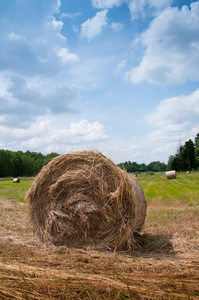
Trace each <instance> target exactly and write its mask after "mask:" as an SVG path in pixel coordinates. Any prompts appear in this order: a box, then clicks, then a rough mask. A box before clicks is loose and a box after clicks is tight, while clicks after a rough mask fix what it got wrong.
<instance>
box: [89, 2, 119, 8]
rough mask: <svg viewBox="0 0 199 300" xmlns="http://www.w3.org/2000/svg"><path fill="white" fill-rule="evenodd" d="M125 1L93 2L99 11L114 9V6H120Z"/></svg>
mask: <svg viewBox="0 0 199 300" xmlns="http://www.w3.org/2000/svg"><path fill="white" fill-rule="evenodd" d="M122 3H123V0H92V4H93V6H94V7H96V8H99V9H101V8H102V9H104V8H112V7H114V6H120V5H121V4H122Z"/></svg>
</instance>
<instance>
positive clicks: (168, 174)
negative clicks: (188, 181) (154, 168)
mask: <svg viewBox="0 0 199 300" xmlns="http://www.w3.org/2000/svg"><path fill="white" fill-rule="evenodd" d="M166 177H167V179H173V178H176V171H175V170H173V171H168V172H166Z"/></svg>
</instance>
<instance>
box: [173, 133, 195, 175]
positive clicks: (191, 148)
mask: <svg viewBox="0 0 199 300" xmlns="http://www.w3.org/2000/svg"><path fill="white" fill-rule="evenodd" d="M198 168H199V133H198V134H197V135H196V137H195V139H194V141H192V140H191V139H189V140H188V141H186V142H185V144H184V145H179V147H178V149H177V153H176V154H175V155H170V157H169V160H168V164H167V170H168V171H169V170H176V171H191V170H196V169H198Z"/></svg>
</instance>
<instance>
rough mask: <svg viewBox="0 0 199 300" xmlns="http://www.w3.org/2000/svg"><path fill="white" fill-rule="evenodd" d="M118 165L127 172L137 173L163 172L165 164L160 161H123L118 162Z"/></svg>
mask: <svg viewBox="0 0 199 300" xmlns="http://www.w3.org/2000/svg"><path fill="white" fill-rule="evenodd" d="M118 167H120V168H121V169H123V168H124V169H125V170H126V171H127V172H129V173H138V172H164V171H166V167H167V165H166V164H165V163H161V162H160V161H153V162H151V163H150V164H148V165H146V164H144V163H143V164H138V163H136V162H130V161H128V162H127V161H126V162H124V163H120V164H118Z"/></svg>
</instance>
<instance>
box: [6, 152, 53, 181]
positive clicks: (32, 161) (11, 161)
mask: <svg viewBox="0 0 199 300" xmlns="http://www.w3.org/2000/svg"><path fill="white" fill-rule="evenodd" d="M58 155H59V154H57V153H54V152H52V153H50V154H47V155H44V154H41V153H40V152H39V153H38V152H30V151H26V152H22V151H10V150H4V149H0V177H19V176H21V177H27V176H35V175H36V174H38V173H39V171H40V170H41V168H42V167H43V166H44V165H46V164H47V163H48V162H49V161H50V160H51V159H52V158H54V157H56V156H58Z"/></svg>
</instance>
